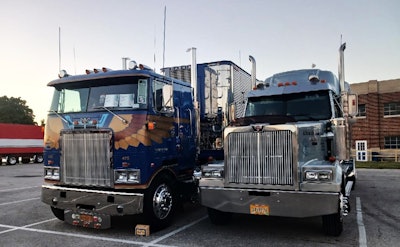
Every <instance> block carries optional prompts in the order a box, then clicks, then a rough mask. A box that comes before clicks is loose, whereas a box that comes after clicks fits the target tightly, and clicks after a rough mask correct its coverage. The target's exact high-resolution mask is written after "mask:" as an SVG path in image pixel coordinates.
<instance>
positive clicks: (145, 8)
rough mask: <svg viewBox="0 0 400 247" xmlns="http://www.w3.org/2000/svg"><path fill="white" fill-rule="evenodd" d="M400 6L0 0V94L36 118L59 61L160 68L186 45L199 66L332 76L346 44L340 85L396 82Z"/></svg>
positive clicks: (180, 57) (256, 0) (262, 0)
mask: <svg viewBox="0 0 400 247" xmlns="http://www.w3.org/2000/svg"><path fill="white" fill-rule="evenodd" d="M165 10H166V11H165ZM399 10H400V1H398V0H379V1H377V0H334V1H329V0H325V1H321V0H246V1H243V0H196V1H189V0H146V1H143V0H117V1H110V0H1V8H0V30H1V38H0V84H1V91H0V97H2V96H7V97H16V98H18V97H19V98H21V99H22V100H25V101H26V105H27V106H28V107H29V108H31V109H32V110H33V113H34V114H35V116H36V118H35V120H36V122H38V123H40V121H41V120H42V119H45V118H46V115H47V112H48V109H49V106H50V102H51V98H52V93H53V89H52V88H50V87H48V86H47V83H48V82H50V81H51V80H54V79H57V76H58V72H59V67H60V64H61V69H65V70H66V71H67V72H68V73H69V74H72V75H74V74H84V72H85V69H93V68H101V67H108V68H111V69H122V57H129V58H130V59H132V60H135V61H136V62H138V63H143V64H146V65H148V66H149V67H151V68H154V69H155V70H156V72H160V68H162V67H163V65H164V66H165V67H170V66H179V65H188V64H190V63H191V53H189V52H186V50H187V49H188V48H190V47H195V48H196V55H197V56H196V57H197V62H198V63H206V62H214V61H220V60H230V61H232V62H234V63H236V64H237V65H239V66H240V67H242V68H243V69H244V70H246V71H248V72H249V73H250V72H251V64H250V62H249V59H248V57H249V55H252V56H253V57H254V58H255V60H256V62H257V79H259V80H264V79H265V78H267V77H269V76H271V75H272V74H275V73H278V72H283V71H287V70H293V69H304V68H311V65H312V64H315V65H316V67H317V68H319V69H323V70H330V71H333V72H335V73H337V70H338V49H339V46H340V44H341V42H346V45H347V46H346V47H347V48H346V50H345V79H346V81H348V82H349V83H359V82H366V81H369V80H380V81H381V80H390V79H398V78H400V15H399ZM164 11H165V12H166V15H165V29H164ZM164 33H165V36H164ZM164 37H165V38H164ZM59 44H60V45H59ZM164 44H165V46H164ZM59 48H60V49H59ZM59 51H61V52H59ZM59 54H61V56H59Z"/></svg>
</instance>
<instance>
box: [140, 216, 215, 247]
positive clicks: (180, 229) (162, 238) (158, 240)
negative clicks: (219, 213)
mask: <svg viewBox="0 0 400 247" xmlns="http://www.w3.org/2000/svg"><path fill="white" fill-rule="evenodd" d="M207 217H208V216H204V217H202V218H200V219H197V220H195V221H193V222H192V223H189V224H187V225H184V226H182V227H180V228H178V229H176V230H175V231H172V232H170V233H167V234H165V235H163V236H161V237H159V238H157V239H155V240H153V241H151V242H150V243H148V244H145V245H143V246H152V245H154V244H156V243H158V242H160V241H162V240H164V239H166V238H169V237H171V236H172V235H175V234H177V233H178V232H181V231H183V230H185V229H187V228H189V227H191V226H193V225H195V224H197V223H199V222H200V221H202V220H204V219H207ZM163 246H164V245H163Z"/></svg>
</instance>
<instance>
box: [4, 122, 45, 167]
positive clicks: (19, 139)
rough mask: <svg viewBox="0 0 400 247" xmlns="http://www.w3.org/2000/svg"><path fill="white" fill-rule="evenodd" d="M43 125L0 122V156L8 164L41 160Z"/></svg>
mask: <svg viewBox="0 0 400 247" xmlns="http://www.w3.org/2000/svg"><path fill="white" fill-rule="evenodd" d="M43 133H44V131H43V127H42V126H36V125H26V124H9V123H0V157H1V161H2V162H3V160H6V163H7V164H8V165H15V164H16V163H18V161H19V158H20V157H21V161H22V163H29V162H30V161H31V159H33V160H34V162H37V163H41V162H43Z"/></svg>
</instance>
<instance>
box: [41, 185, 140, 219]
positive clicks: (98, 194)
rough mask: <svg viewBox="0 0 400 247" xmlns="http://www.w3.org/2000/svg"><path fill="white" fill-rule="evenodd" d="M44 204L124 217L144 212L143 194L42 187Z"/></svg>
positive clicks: (70, 209) (51, 186)
mask: <svg viewBox="0 0 400 247" xmlns="http://www.w3.org/2000/svg"><path fill="white" fill-rule="evenodd" d="M42 202H44V203H46V204H49V205H50V206H52V207H55V208H58V209H62V210H69V211H78V210H79V209H85V210H90V211H92V212H95V213H96V214H102V215H109V216H118V215H119V216H122V215H132V214H140V213H142V212H143V194H140V193H127V192H114V191H102V190H89V189H77V188H67V187H59V186H54V185H42Z"/></svg>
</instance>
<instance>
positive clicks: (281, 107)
mask: <svg viewBox="0 0 400 247" xmlns="http://www.w3.org/2000/svg"><path fill="white" fill-rule="evenodd" d="M245 116H246V117H250V116H290V117H293V118H294V119H296V120H297V121H301V120H322V119H330V118H331V116H332V112H331V101H330V97H329V93H328V92H309V93H302V94H290V95H277V96H270V97H258V98H250V99H249V100H248V105H247V107H246V115H245Z"/></svg>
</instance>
